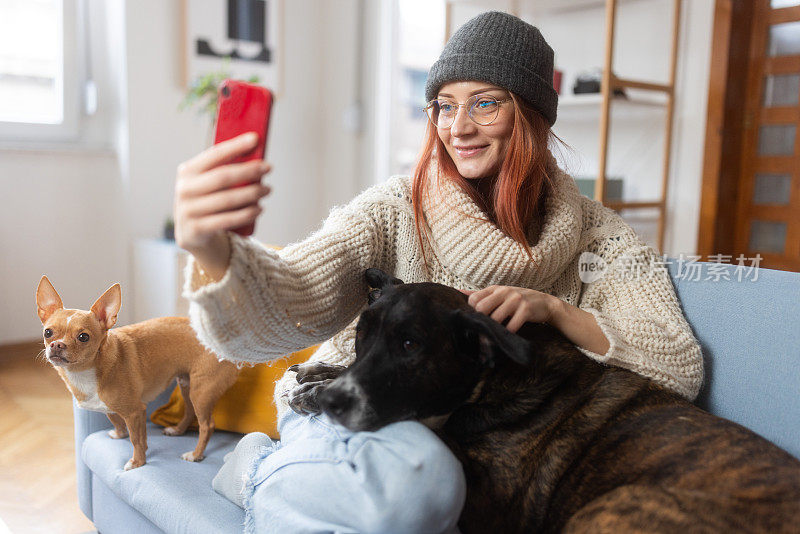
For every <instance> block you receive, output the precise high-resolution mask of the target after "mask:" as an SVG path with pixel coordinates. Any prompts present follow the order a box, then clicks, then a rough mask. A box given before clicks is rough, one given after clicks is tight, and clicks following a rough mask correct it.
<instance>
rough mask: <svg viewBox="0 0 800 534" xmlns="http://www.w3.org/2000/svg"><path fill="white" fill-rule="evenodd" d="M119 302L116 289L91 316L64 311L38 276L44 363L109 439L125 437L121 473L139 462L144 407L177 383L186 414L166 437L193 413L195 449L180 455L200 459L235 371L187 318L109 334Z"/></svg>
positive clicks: (96, 305)
mask: <svg viewBox="0 0 800 534" xmlns="http://www.w3.org/2000/svg"><path fill="white" fill-rule="evenodd" d="M121 304H122V292H121V290H120V286H119V284H114V285H113V286H111V287H110V288H108V290H106V292H105V293H103V295H102V296H101V297H100V298H99V299H97V301H96V302H95V303H94V304H93V305H92V308H91V311H84V310H72V309H64V305H63V304H62V303H61V297H59V296H58V293H57V292H56V290H55V288H54V287H53V285H52V284H51V283H50V280H48V279H47V277H46V276H42V279H41V280H40V281H39V287H38V288H37V289H36V306H37V308H38V312H39V318H40V319H41V320H42V324H43V325H44V333H43V335H44V345H45V355H46V357H47V360H48V361H49V362H50V363H51V364H52V365H53V367H55V369H56V371H58V374H59V375H60V376H61V379H62V380H64V383H65V384H66V385H67V389H69V391H70V392H71V393H72V395H73V396H74V397H75V400H76V401H77V402H78V406H80V407H82V408H85V409H87V410H94V411H98V412H105V413H106V415H108V418H109V419H110V420H111V423H112V424H113V425H114V430H111V431H109V433H108V435H109V436H111V437H112V438H114V439H121V438H125V437H127V436H128V433H129V432H130V438H131V443H132V444H133V458H131V459H130V460H128V463H126V464H125V470H126V471H127V470H129V469H133V468H135V467H139V466H141V465H144V463H145V451H146V450H147V429H146V426H145V424H146V422H147V414H146V411H145V408H146V403H148V402H150V401H151V400H153V399H155V398H156V397H157V396H158V394H159V393H161V392H162V391H164V390H165V389H166V388H167V387H168V386H169V385H170V383H171V382H172V381H173V380H175V379H176V378H177V380H178V384H179V385H180V388H181V393H182V394H183V398H184V400H185V405H186V411H185V412H184V414H183V419H182V420H181V421H180V422H179V423H178V424H177V425H176V426H171V427H167V428H165V429H164V434H167V435H168V436H178V435H180V434H183V433H184V432H186V429H187V428H188V426H189V425H190V424H191V423H192V421H193V420H194V418H195V416H197V421H198V426H199V427H200V438H199V439H198V440H197V447H195V449H194V450H193V451H190V452H187V453H184V454H183V455H181V458H183V459H184V460H188V461H190V462H198V461H200V460H202V459H203V451H204V450H205V448H206V445H207V444H208V440H209V438H210V437H211V434H213V433H214V420H213V418H212V416H211V412H212V410H213V409H214V405H215V404H216V403H217V401H218V400H219V398H220V397H221V396H222V394H223V393H225V391H227V389H228V388H229V387H231V386H232V385H233V383H234V382H235V381H236V377H237V376H238V374H239V370H238V369H237V367H236V366H235V365H234V364H232V363H231V362H225V361H217V358H216V356H215V355H214V354H213V353H212V352H210V351H208V350H207V349H206V348H205V347H203V346H202V345H201V344H200V342H199V341H198V340H197V336H196V334H195V332H194V330H192V327H191V326H190V324H189V319H188V318H186V317H159V318H157V319H150V320H147V321H143V322H141V323H136V324H132V325H127V326H121V327H119V328H114V329H113V330H112V329H111V327H112V326H114V324H115V323H116V322H117V313H119V309H120V306H121Z"/></svg>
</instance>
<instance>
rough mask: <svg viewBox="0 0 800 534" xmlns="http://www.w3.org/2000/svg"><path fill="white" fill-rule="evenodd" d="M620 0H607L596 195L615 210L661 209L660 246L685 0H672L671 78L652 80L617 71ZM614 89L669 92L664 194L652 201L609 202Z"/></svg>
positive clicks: (662, 183) (661, 245)
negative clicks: (610, 141)
mask: <svg viewBox="0 0 800 534" xmlns="http://www.w3.org/2000/svg"><path fill="white" fill-rule="evenodd" d="M618 2H619V0H606V54H605V64H604V65H603V84H602V104H601V113H600V159H599V161H600V164H599V171H598V176H597V182H595V198H596V199H598V200H599V201H600V202H602V203H603V204H604V205H606V206H608V207H609V208H611V209H614V210H617V211H619V210H623V209H650V208H656V209H658V234H657V237H658V250H659V251H661V250H663V249H664V229H665V228H666V216H667V191H668V188H669V166H670V159H671V155H672V125H673V116H674V111H675V71H676V68H677V58H678V39H679V37H680V26H681V4H682V2H683V0H673V19H672V20H673V30H672V47H671V57H670V68H669V82H668V83H666V84H658V83H652V82H648V81H645V80H631V79H624V78H620V77H618V76H616V75H615V74H614V33H615V31H616V12H617V4H618ZM615 89H640V90H645V91H650V92H655V93H659V94H663V95H665V96H666V106H667V113H666V124H665V136H664V142H665V146H664V167H663V174H662V179H661V197H660V198H658V199H655V200H653V201H649V202H607V201H606V171H607V165H608V134H609V128H610V122H611V121H610V119H611V102H612V100H615V99H614V98H613V97H612V95H613V94H614V90H615Z"/></svg>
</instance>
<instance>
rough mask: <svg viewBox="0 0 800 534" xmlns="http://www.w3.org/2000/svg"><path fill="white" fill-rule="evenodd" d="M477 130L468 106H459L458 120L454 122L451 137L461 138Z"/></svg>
mask: <svg viewBox="0 0 800 534" xmlns="http://www.w3.org/2000/svg"><path fill="white" fill-rule="evenodd" d="M474 130H475V123H474V122H472V119H470V118H469V112H468V111H467V106H459V108H458V111H457V112H456V118H455V119H454V120H453V125H452V126H451V127H450V135H454V136H456V137H461V136H463V135H467V134H470V133H472V132H473V131H474Z"/></svg>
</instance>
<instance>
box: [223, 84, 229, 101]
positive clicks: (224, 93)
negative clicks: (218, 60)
mask: <svg viewBox="0 0 800 534" xmlns="http://www.w3.org/2000/svg"><path fill="white" fill-rule="evenodd" d="M221 92H222V96H223V97H225V98H228V97H229V96H231V88H230V87H228V86H227V85H223V86H222V91H221Z"/></svg>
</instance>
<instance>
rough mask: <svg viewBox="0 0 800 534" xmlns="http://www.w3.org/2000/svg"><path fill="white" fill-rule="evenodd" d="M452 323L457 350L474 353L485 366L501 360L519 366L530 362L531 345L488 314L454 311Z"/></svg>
mask: <svg viewBox="0 0 800 534" xmlns="http://www.w3.org/2000/svg"><path fill="white" fill-rule="evenodd" d="M452 321H453V328H454V329H455V332H456V337H457V339H458V344H459V345H460V348H461V349H462V350H464V351H466V352H467V353H476V354H477V356H478V359H479V360H480V362H481V363H483V364H484V365H488V366H489V367H493V366H494V364H495V362H496V361H497V360H498V359H499V358H501V357H506V358H509V359H511V360H513V361H515V362H517V363H519V364H522V365H529V364H530V363H531V344H530V343H529V342H528V341H527V340H526V339H525V338H523V337H521V336H518V335H517V334H514V333H512V332H509V331H508V329H507V328H506V327H505V326H503V325H502V324H500V323H498V322H497V321H495V320H494V319H492V318H491V317H489V316H488V315H485V314H483V313H480V312H475V311H473V312H468V311H464V310H456V311H454V312H453V315H452Z"/></svg>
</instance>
